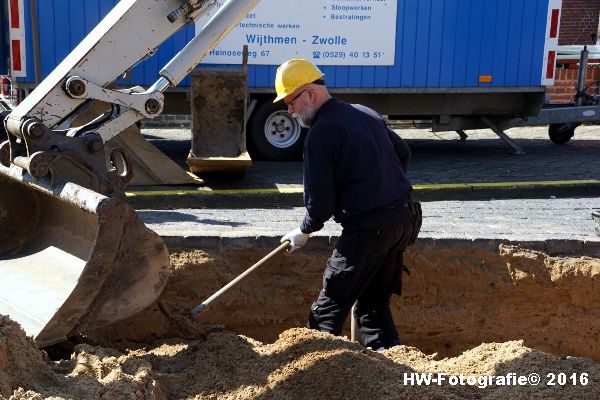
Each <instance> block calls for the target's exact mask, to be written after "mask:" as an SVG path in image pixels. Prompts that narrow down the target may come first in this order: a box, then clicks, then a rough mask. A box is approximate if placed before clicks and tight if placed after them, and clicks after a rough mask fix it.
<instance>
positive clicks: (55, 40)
mask: <svg viewBox="0 0 600 400" xmlns="http://www.w3.org/2000/svg"><path fill="white" fill-rule="evenodd" d="M16 1H18V2H19V3H23V7H22V8H23V9H24V10H25V13H26V18H25V20H26V21H27V24H26V25H27V26H26V30H27V32H26V44H25V45H26V51H25V55H26V57H24V58H23V60H22V61H23V63H24V64H25V65H26V68H27V74H26V76H24V77H23V78H18V79H17V80H16V81H17V82H18V84H19V86H20V87H22V88H23V87H33V86H34V85H35V73H34V72H35V71H34V69H35V68H34V65H35V63H34V60H36V58H37V59H38V60H39V64H40V77H41V79H44V78H45V77H46V76H47V75H48V74H49V73H50V72H51V71H52V70H53V69H54V68H55V67H56V66H57V65H58V64H59V63H60V61H61V60H63V59H64V58H65V57H66V56H67V55H68V54H69V53H70V52H71V50H72V49H73V48H75V46H77V44H79V42H80V41H81V40H82V39H83V38H84V37H85V36H86V34H87V33H88V32H90V31H91V30H92V29H93V28H94V27H95V26H96V25H97V24H98V22H99V21H100V20H101V19H102V18H103V17H104V16H105V15H106V14H107V13H108V12H109V11H110V10H111V9H112V8H113V7H114V6H115V5H116V4H117V3H118V0H79V1H74V0H43V1H42V0H16ZM31 1H35V6H36V10H37V12H36V13H35V15H33V16H31V15H28V14H29V13H28V11H29V6H30V4H31V3H30V2H31ZM217 1H220V2H221V1H223V0H217ZM307 1H308V3H298V2H297V1H296V0H263V2H262V3H261V4H263V3H266V2H269V3H268V6H265V10H266V11H264V10H263V11H264V14H263V15H262V17H263V18H265V19H266V20H270V19H271V18H272V20H273V21H276V20H277V18H278V17H281V15H284V13H285V9H286V7H296V9H297V10H301V8H298V7H304V8H306V9H310V10H312V9H315V8H321V5H323V8H324V9H327V8H328V7H329V8H331V9H332V10H333V9H334V8H335V7H339V6H337V5H335V2H332V1H326V2H323V1H319V2H318V4H317V3H315V2H317V0H307ZM363 1H364V2H365V4H366V0H351V1H349V2H348V3H347V4H350V3H352V4H355V3H356V4H358V3H361V4H362V2H363ZM384 3H385V5H386V6H387V5H389V8H388V9H390V10H391V9H393V10H395V11H394V12H393V13H391V14H390V13H380V14H378V15H379V16H380V17H381V15H384V17H383V19H385V20H386V21H393V22H390V26H388V25H377V24H375V23H374V24H375V25H371V27H375V28H377V32H373V33H372V34H371V32H368V33H367V34H366V36H365V35H364V30H365V28H364V25H362V26H361V27H360V29H359V28H356V29H353V27H354V26H356V25H352V24H348V23H345V24H338V25H336V24H334V23H333V21H328V14H327V12H322V14H323V15H322V16H319V15H312V14H310V13H312V11H306V12H304V14H302V15H301V16H300V17H297V16H295V17H296V18H299V19H300V20H302V21H304V20H303V18H304V19H305V21H304V22H303V25H302V29H303V30H302V29H300V30H294V29H292V28H290V32H289V36H287V37H289V38H291V37H293V38H294V40H293V41H291V44H289V46H288V47H289V49H287V50H290V49H292V50H293V52H292V54H295V53H294V52H297V55H296V56H295V57H303V58H307V59H309V60H311V61H313V62H314V63H315V64H317V65H318V66H319V67H320V68H321V69H322V71H323V72H324V73H325V79H326V81H327V84H328V86H329V88H330V89H331V90H332V92H334V93H335V95H336V96H338V97H340V98H342V99H343V100H346V101H349V102H356V103H362V104H365V105H367V106H370V107H372V108H373V109H375V110H376V111H378V112H380V113H381V114H385V115H388V116H389V117H390V118H403V119H406V118H419V119H429V118H430V119H431V120H432V121H433V126H434V129H436V130H458V129H469V128H479V127H484V126H487V125H482V124H483V122H482V121H483V119H482V117H485V118H487V117H491V118H492V119H494V118H498V119H502V118H513V117H518V116H528V117H530V116H535V115H537V114H538V113H539V110H540V109H541V108H542V106H543V104H544V96H545V85H551V84H553V79H554V76H553V74H554V67H555V66H554V65H553V61H552V60H553V59H554V55H555V54H553V53H554V52H555V51H556V48H557V46H558V38H557V35H556V34H555V35H554V36H552V34H551V33H550V32H552V31H554V30H552V29H550V25H551V24H556V31H557V30H558V26H557V24H558V20H552V19H551V15H553V13H552V10H555V11H556V10H558V11H559V12H560V8H561V5H562V0H396V1H394V0H385V1H384V2H383V3H379V4H384ZM388 3H389V4H388ZM299 4H301V5H299ZM345 4H346V3H345ZM259 7H260V4H259V6H257V9H258V8H259ZM311 7H312V8H311ZM352 7H354V6H352ZM361 7H362V6H361ZM366 8H369V9H370V8H372V7H371V6H368V7H366ZM254 11H255V10H253V12H254ZM380 11H381V7H380ZM271 13H272V15H271ZM554 14H556V15H559V13H554ZM330 15H331V19H333V14H330ZM32 17H33V18H32ZM253 18H255V16H254V14H253V13H249V14H248V15H247V16H246V18H245V19H244V20H243V21H242V23H240V25H239V26H237V27H236V28H235V29H234V30H233V31H232V33H231V34H230V35H229V36H228V37H227V38H225V39H224V41H223V42H222V43H221V44H220V45H218V46H217V47H216V48H215V54H216V55H215V54H209V56H208V57H207V58H208V61H210V62H220V63H219V64H208V63H203V64H201V65H200V68H218V69H222V68H239V67H240V64H231V63H229V62H237V58H236V57H235V56H234V57H233V58H230V59H227V60H226V61H223V60H219V59H218V54H217V52H218V50H219V49H220V47H219V46H225V44H226V43H228V41H232V40H233V41H234V42H233V43H229V44H228V46H229V48H230V49H235V50H234V53H237V52H238V50H237V49H240V50H241V49H242V47H243V46H244V45H248V47H249V52H250V54H258V53H260V52H261V50H265V49H267V50H268V49H271V50H272V49H274V46H275V44H272V43H273V42H260V43H257V41H256V40H254V39H252V37H254V38H256V37H263V38H264V37H266V36H269V37H270V34H269V35H265V32H261V31H260V29H259V28H256V29H258V30H257V31H248V29H252V28H248V25H252V24H249V23H246V24H245V25H244V21H246V22H248V21H253ZM321 18H323V19H321ZM32 20H33V23H36V24H37V26H38V28H39V35H38V39H39V49H40V50H39V55H36V54H34V50H33V49H34V46H33V37H32V31H31V27H32V25H31V21H32ZM321 21H327V22H328V24H327V25H326V29H329V30H330V31H331V32H334V31H335V29H339V31H338V32H334V33H332V34H331V35H332V36H331V37H338V38H341V37H343V36H348V37H351V38H360V39H364V38H365V37H366V38H368V40H369V41H370V42H371V43H374V45H373V46H374V48H376V47H377V45H378V44H379V43H380V42H382V43H383V42H385V43H386V45H385V46H387V47H385V50H386V51H385V55H386V58H385V59H384V57H380V58H379V59H378V60H374V58H373V57H372V56H370V55H369V54H374V53H369V52H366V54H367V56H365V55H364V53H360V54H361V55H362V57H363V59H360V60H358V58H356V57H355V58H354V59H353V60H349V59H348V58H346V59H342V58H340V59H335V60H332V59H328V60H324V59H323V58H319V55H318V54H317V53H319V54H321V53H322V54H324V53H325V52H326V51H327V50H328V49H329V50H330V49H332V47H327V48H325V47H323V48H314V46H313V48H311V47H310V46H307V45H306V44H303V45H299V44H298V45H296V43H300V41H296V39H298V37H300V39H302V37H301V35H305V36H304V40H303V42H309V43H310V45H317V46H318V45H320V44H322V42H321V43H319V42H317V43H315V42H314V41H312V40H311V39H312V38H315V37H322V36H315V33H316V32H317V31H318V30H319V29H320V28H322V26H320V25H321V24H322V23H321ZM323 26H325V25H323ZM340 27H342V28H340ZM244 29H246V30H244ZM281 29H283V30H285V29H287V28H281ZM281 29H280V30H281ZM361 29H362V30H361ZM278 32H279V31H278ZM319 32H320V31H319ZM388 32H389V34H388ZM358 33H360V35H359V34H358ZM131 34H132V35H143V34H144V33H143V32H131ZM195 34H196V28H195V26H193V25H190V26H188V27H186V28H184V29H182V30H181V31H180V32H178V33H177V34H175V35H174V36H173V37H171V38H170V39H168V40H167V41H166V42H165V43H163V44H162V45H161V46H160V47H159V48H158V49H157V51H156V53H155V54H154V55H153V56H152V57H150V58H148V59H147V60H145V61H143V62H141V63H139V64H138V65H137V66H135V67H134V68H133V69H132V70H131V71H128V72H127V74H126V75H125V77H124V78H122V79H119V80H118V81H117V84H119V85H122V86H135V85H141V86H145V87H148V86H150V85H152V84H153V83H154V82H156V80H157V79H158V78H159V71H160V70H161V68H162V67H163V66H164V65H166V64H167V62H168V61H169V60H170V59H171V58H172V57H173V56H174V55H175V54H177V52H178V51H180V50H181V49H182V48H183V47H184V46H185V44H186V43H188V42H189V41H190V40H191V39H192V38H193V37H194V35H195ZM261 34H262V36H261ZM386 34H388V35H389V36H385V35H386ZM294 35H295V36H294ZM353 35H354V36H353ZM371 35H372V37H371ZM306 39H308V40H306ZM339 41H340V42H342V40H339ZM363 41H364V40H363ZM266 43H269V44H266ZM326 44H327V43H326ZM382 47H383V45H382ZM276 50H279V49H276ZM314 50H318V51H314ZM267 53H269V51H267ZM271 53H275V51H272V52H271ZM215 57H216V58H215ZM365 57H371V58H370V59H367V58H365ZM241 58H242V57H241V56H240V57H239V59H240V60H239V61H240V63H241ZM279 58H281V59H279ZM287 58H290V57H273V56H271V58H269V59H266V60H260V62H259V60H257V61H255V63H254V64H253V58H252V57H250V59H249V64H250V65H249V68H248V89H249V92H250V99H251V101H252V103H251V107H250V109H251V110H253V111H252V115H251V116H250V118H249V120H248V125H247V132H248V137H249V141H250V144H249V147H250V149H252V147H253V144H252V143H254V144H256V143H258V142H261V141H262V142H265V136H269V135H270V134H271V133H272V129H269V128H267V122H268V121H271V122H272V121H274V120H278V121H281V118H283V119H286V118H287V119H288V120H287V121H285V123H283V122H282V124H284V125H285V126H286V127H289V126H294V127H295V128H294V130H296V129H297V130H300V127H299V125H298V124H297V121H295V120H294V119H293V118H291V117H290V116H287V113H282V112H281V111H282V110H283V109H284V106H283V104H282V103H281V104H275V105H273V104H272V99H273V92H274V91H273V82H274V79H275V71H276V68H277V65H279V64H280V63H281V62H283V61H285V59H287ZM208 61H207V62H208ZM0 65H1V64H0ZM14 81H15V80H14V79H13V82H14ZM189 87H190V78H186V79H184V80H183V81H182V82H181V83H180V85H179V86H178V87H177V88H174V89H171V90H169V91H168V92H167V93H166V96H167V101H166V104H165V110H164V112H165V113H190V104H189V97H188V96H187V93H188V92H189V90H190V88H189ZM275 116H276V118H275ZM274 118H275V119H274ZM488 121H489V119H488ZM271 122H269V123H271ZM286 129H287V128H286ZM297 136H298V137H300V135H297ZM269 139H272V138H271V137H269ZM284 139H285V138H284ZM282 140H283V139H282ZM286 140H287V139H285V140H284V141H286ZM265 143H266V142H265ZM269 143H270V142H269ZM286 143H287V142H286ZM263 144H264V143H263ZM300 145H301V143H299V144H296V145H295V149H294V150H293V152H295V153H298V152H299V151H300ZM282 146H283V145H282ZM254 147H256V146H254ZM275 147H276V148H274V152H273V153H272V154H275V153H276V152H278V151H279V150H281V149H279V147H277V146H275ZM283 151H287V150H286V149H283ZM263 153H265V152H263ZM268 157H269V158H271V159H278V157H277V156H273V155H270V156H268ZM282 158H288V156H287V155H286V156H284V157H282Z"/></svg>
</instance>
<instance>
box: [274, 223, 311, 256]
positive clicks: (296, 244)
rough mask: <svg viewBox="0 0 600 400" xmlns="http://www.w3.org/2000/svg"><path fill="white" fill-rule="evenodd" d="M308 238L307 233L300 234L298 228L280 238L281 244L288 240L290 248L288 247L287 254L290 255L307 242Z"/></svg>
mask: <svg viewBox="0 0 600 400" xmlns="http://www.w3.org/2000/svg"><path fill="white" fill-rule="evenodd" d="M309 236H310V235H309V234H308V233H304V232H302V231H301V230H300V228H296V229H294V230H293V231H291V232H289V233H287V234H286V235H285V236H284V237H282V238H281V243H283V242H285V241H286V240H289V241H290V247H288V252H290V253H291V252H293V251H295V250H298V249H299V248H300V247H302V246H304V245H305V244H306V242H307V241H308V237H309Z"/></svg>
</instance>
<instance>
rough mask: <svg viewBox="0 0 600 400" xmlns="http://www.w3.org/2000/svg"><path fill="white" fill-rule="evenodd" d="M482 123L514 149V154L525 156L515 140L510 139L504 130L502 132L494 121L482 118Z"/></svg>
mask: <svg viewBox="0 0 600 400" xmlns="http://www.w3.org/2000/svg"><path fill="white" fill-rule="evenodd" d="M480 119H481V122H483V123H484V124H485V125H486V126H487V127H488V128H490V129H491V130H492V131H494V133H495V134H496V135H498V136H499V137H500V139H502V140H504V141H505V142H506V144H508V145H509V146H510V147H512V149H513V151H514V152H513V154H519V155H520V154H525V151H524V150H523V149H522V148H521V146H519V145H518V144H517V143H516V142H515V141H514V140H512V139H511V138H509V137H508V135H507V134H506V133H504V130H502V129H501V128H500V127H499V126H498V125H496V124H494V123H493V122H492V121H490V120H489V119H488V117H485V116H482V117H480Z"/></svg>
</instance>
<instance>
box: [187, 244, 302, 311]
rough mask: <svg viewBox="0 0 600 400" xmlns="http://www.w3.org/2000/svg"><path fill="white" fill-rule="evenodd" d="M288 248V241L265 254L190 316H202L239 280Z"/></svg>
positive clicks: (195, 309)
mask: <svg viewBox="0 0 600 400" xmlns="http://www.w3.org/2000/svg"><path fill="white" fill-rule="evenodd" d="M289 246H290V241H289V240H286V241H285V242H283V243H282V244H281V245H279V247H277V248H276V249H275V250H273V251H271V252H270V253H269V254H267V255H266V256H264V257H263V258H261V259H260V260H259V261H257V262H256V263H255V264H254V265H253V266H251V267H250V268H248V269H247V270H245V271H244V272H242V273H241V274H240V275H238V276H237V277H236V278H235V279H234V280H232V281H231V282H229V283H228V284H227V285H225V286H223V287H222V288H221V289H219V291H218V292H216V293H215V294H213V295H212V296H210V297H209V298H208V299H206V300H204V301H203V302H202V303H201V304H199V305H198V306H197V307H196V308H194V309H193V310H192V314H194V315H199V314H202V313H203V312H204V311H206V310H207V309H208V307H209V306H210V305H211V304H212V303H213V302H214V301H215V300H218V299H219V297H221V296H222V295H223V294H225V293H227V291H229V289H231V288H232V287H234V286H235V285H236V284H237V283H239V282H240V281H241V280H243V279H244V278H245V277H246V276H248V275H249V274H251V273H252V272H253V271H254V270H255V269H257V268H258V267H260V266H261V265H263V264H264V263H265V262H267V261H269V260H270V259H271V258H272V257H273V256H274V255H276V254H277V253H280V252H281V251H283V250H285V249H287V248H288V247H289Z"/></svg>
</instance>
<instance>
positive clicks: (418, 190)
mask: <svg viewBox="0 0 600 400" xmlns="http://www.w3.org/2000/svg"><path fill="white" fill-rule="evenodd" d="M413 188H414V192H413V197H414V198H415V200H419V201H449V200H461V201H469V200H492V199H494V200H498V199H525V198H529V199H531V198H551V197H556V198H561V197H563V198H564V197H600V180H580V181H540V182H483V183H451V184H425V185H413ZM126 196H127V200H128V201H129V203H131V204H132V205H133V207H135V208H136V209H176V208H219V209H223V208H225V209H227V208H231V209H243V208H288V207H303V206H304V198H303V190H302V188H300V187H293V188H281V189H278V188H272V189H230V190H211V189H207V188H198V189H189V188H188V187H179V188H172V187H170V188H167V189H165V190H155V189H153V188H150V189H148V188H146V189H145V188H141V187H137V188H132V190H130V191H127V193H126Z"/></svg>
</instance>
